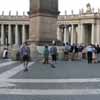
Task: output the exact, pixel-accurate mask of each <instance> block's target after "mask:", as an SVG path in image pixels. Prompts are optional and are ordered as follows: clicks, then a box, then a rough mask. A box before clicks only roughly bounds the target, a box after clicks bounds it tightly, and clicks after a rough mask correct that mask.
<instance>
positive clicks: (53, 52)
mask: <svg viewBox="0 0 100 100" xmlns="http://www.w3.org/2000/svg"><path fill="white" fill-rule="evenodd" d="M50 55H51V58H52V63H51V66H52V67H53V68H55V66H54V64H55V63H56V60H57V48H56V46H55V45H54V44H53V46H52V47H51V48H50Z"/></svg>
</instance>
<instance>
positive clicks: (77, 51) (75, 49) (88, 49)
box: [43, 43, 100, 64]
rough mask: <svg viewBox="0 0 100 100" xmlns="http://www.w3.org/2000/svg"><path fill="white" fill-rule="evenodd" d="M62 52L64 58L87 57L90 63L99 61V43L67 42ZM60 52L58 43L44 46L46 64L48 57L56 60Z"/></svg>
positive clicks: (72, 59)
mask: <svg viewBox="0 0 100 100" xmlns="http://www.w3.org/2000/svg"><path fill="white" fill-rule="evenodd" d="M62 54H63V55H64V60H65V61H68V60H71V61H75V60H80V61H81V60H82V59H86V60H87V62H88V63H97V62H99V59H98V56H99V54H100V47H99V45H92V44H89V45H78V44H73V45H71V44H69V43H66V44H65V45H64V47H63V48H62ZM58 55H59V52H58V51H57V47H56V45H53V46H51V47H50V49H49V48H48V46H47V45H46V46H45V48H44V62H43V63H44V64H48V59H50V57H51V59H52V61H53V62H55V61H56V60H57V58H58Z"/></svg>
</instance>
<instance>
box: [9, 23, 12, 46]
mask: <svg viewBox="0 0 100 100" xmlns="http://www.w3.org/2000/svg"><path fill="white" fill-rule="evenodd" d="M8 43H9V45H11V44H12V34H11V25H10V24H9V25H8Z"/></svg>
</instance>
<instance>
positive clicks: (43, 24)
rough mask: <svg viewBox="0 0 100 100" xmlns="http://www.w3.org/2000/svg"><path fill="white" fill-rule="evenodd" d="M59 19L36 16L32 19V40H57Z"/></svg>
mask: <svg viewBox="0 0 100 100" xmlns="http://www.w3.org/2000/svg"><path fill="white" fill-rule="evenodd" d="M56 22H57V18H55V17H50V16H47V17H46V16H34V17H32V18H31V19H30V24H31V26H30V40H32V41H34V42H38V41H53V40H56V39H57V35H56V28H57V27H56Z"/></svg>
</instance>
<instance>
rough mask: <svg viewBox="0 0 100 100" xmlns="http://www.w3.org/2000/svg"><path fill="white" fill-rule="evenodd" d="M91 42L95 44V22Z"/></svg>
mask: <svg viewBox="0 0 100 100" xmlns="http://www.w3.org/2000/svg"><path fill="white" fill-rule="evenodd" d="M91 43H92V44H95V24H92V34H91Z"/></svg>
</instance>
